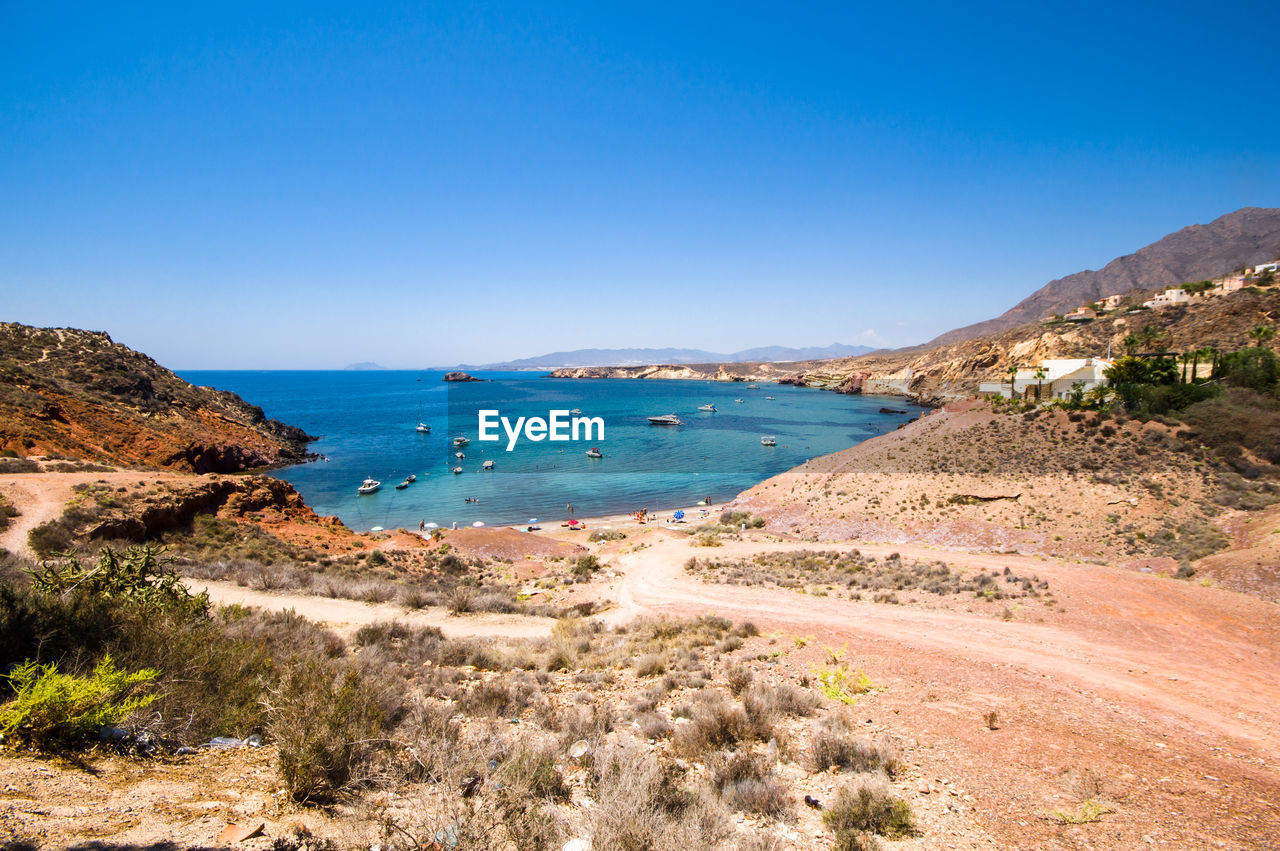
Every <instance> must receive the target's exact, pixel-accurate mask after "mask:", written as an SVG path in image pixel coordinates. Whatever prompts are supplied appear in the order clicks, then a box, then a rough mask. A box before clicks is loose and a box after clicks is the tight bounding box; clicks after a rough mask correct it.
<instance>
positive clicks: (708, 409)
mask: <svg viewBox="0 0 1280 851" xmlns="http://www.w3.org/2000/svg"><path fill="white" fill-rule="evenodd" d="M698 410H699V411H706V412H707V413H710V414H714V413H715V412H716V406H715V405H713V404H711V403H710V402H708V403H707V404H705V405H699V406H698Z"/></svg>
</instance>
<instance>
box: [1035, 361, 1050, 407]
mask: <svg viewBox="0 0 1280 851" xmlns="http://www.w3.org/2000/svg"><path fill="white" fill-rule="evenodd" d="M1048 374H1049V373H1047V372H1045V369H1044V367H1042V366H1038V367H1036V401H1037V402H1039V401H1040V384H1041V382H1043V381H1044V379H1045V376H1046V375H1048Z"/></svg>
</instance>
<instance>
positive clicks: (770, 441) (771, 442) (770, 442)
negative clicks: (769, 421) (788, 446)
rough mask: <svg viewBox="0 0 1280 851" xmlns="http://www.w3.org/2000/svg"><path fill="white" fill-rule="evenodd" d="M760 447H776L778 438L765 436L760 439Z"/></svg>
mask: <svg viewBox="0 0 1280 851" xmlns="http://www.w3.org/2000/svg"><path fill="white" fill-rule="evenodd" d="M760 445H761V446H777V445H778V438H776V437H774V436H772V435H765V436H764V437H762V438H760Z"/></svg>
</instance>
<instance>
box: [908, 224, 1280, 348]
mask: <svg viewBox="0 0 1280 851" xmlns="http://www.w3.org/2000/svg"><path fill="white" fill-rule="evenodd" d="M1277 257H1280V209H1275V208H1263V207H1242V208H1241V209H1239V210H1236V211H1235V212H1234V213H1227V214H1226V215H1225V216H1222V217H1221V218H1217V219H1214V220H1213V221H1212V222H1210V223H1209V224H1207V225H1191V226H1190V227H1185V228H1183V229H1182V230H1180V231H1177V232H1175V233H1171V234H1169V235H1168V236H1166V237H1164V238H1163V239H1161V240H1159V241H1158V242H1153V243H1152V244H1150V245H1148V246H1147V247H1146V248H1143V249H1140V250H1138V251H1136V252H1134V253H1133V254H1126V255H1125V256H1123V257H1118V258H1116V259H1115V260H1112V261H1111V262H1110V263H1108V264H1107V265H1106V266H1104V267H1102V268H1101V269H1100V270H1098V271H1093V270H1088V271H1084V272H1076V273H1075V274H1074V275H1068V276H1067V277H1065V278H1059V279H1058V280H1056V281H1050V282H1049V283H1047V284H1045V285H1044V286H1043V287H1041V288H1040V289H1038V290H1036V291H1035V292H1034V293H1032V294H1031V295H1029V296H1027V297H1026V298H1024V299H1023V300H1022V301H1020V302H1018V303H1017V304H1016V305H1014V306H1013V307H1012V308H1010V309H1009V310H1007V311H1006V312H1004V313H1002V314H1000V315H999V316H997V317H996V318H995V319H988V320H986V321H984V322H977V323H975V324H973V325H966V326H965V327H963V328H956V329H955V330H954V331H948V332H947V333H945V334H943V335H941V336H939V337H936V338H934V339H933V340H930V341H929V342H928V343H927V344H926V345H928V346H940V345H945V344H948V343H958V342H960V341H962V340H972V339H973V338H975V337H981V336H983V335H985V334H994V333H996V332H997V331H1004V330H1006V329H1008V328H1016V327H1017V326H1019V325H1025V324H1027V323H1028V322H1036V321H1038V320H1040V319H1043V318H1044V317H1046V316H1051V315H1053V314H1055V313H1067V312H1069V311H1072V310H1075V309H1076V308H1077V307H1079V306H1080V305H1082V304H1086V303H1088V302H1090V301H1096V300H1097V299H1100V298H1103V297H1105V296H1109V295H1127V294H1129V293H1133V292H1141V291H1144V290H1154V289H1159V288H1161V287H1176V286H1178V285H1179V284H1184V283H1187V282H1189V281H1200V280H1204V279H1207V278H1212V277H1214V276H1216V275H1222V274H1225V273H1227V272H1230V271H1231V270H1233V269H1238V268H1240V267H1242V266H1255V265H1257V264H1258V263H1266V262H1268V261H1270V260H1275V259H1276V258H1277Z"/></svg>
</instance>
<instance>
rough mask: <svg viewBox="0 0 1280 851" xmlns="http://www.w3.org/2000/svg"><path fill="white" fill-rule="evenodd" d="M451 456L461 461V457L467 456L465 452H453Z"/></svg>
mask: <svg viewBox="0 0 1280 851" xmlns="http://www.w3.org/2000/svg"><path fill="white" fill-rule="evenodd" d="M453 457H454V458H457V459H458V460H459V461H461V460H462V459H463V458H466V457H467V454H466V453H465V452H455V453H453Z"/></svg>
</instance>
